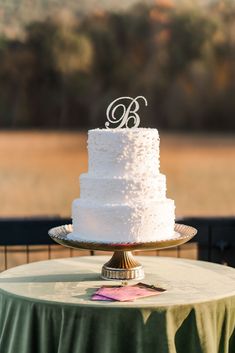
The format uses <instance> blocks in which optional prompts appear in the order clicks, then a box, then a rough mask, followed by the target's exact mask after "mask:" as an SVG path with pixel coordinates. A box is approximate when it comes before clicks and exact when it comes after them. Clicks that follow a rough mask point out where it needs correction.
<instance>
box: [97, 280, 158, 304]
mask: <svg viewBox="0 0 235 353" xmlns="http://www.w3.org/2000/svg"><path fill="white" fill-rule="evenodd" d="M164 291H165V289H163V288H158V287H155V286H150V285H148V284H145V283H137V284H134V285H130V286H103V287H101V288H99V289H98V290H97V291H96V292H95V293H94V294H93V295H92V298H91V299H92V300H101V301H110V300H115V301H121V302H124V301H132V300H134V299H137V298H144V297H150V296H154V295H158V294H160V293H162V292H164Z"/></svg>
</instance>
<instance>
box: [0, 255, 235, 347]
mask: <svg viewBox="0 0 235 353" xmlns="http://www.w3.org/2000/svg"><path fill="white" fill-rule="evenodd" d="M107 260H108V258H107V257H104V256H90V257H79V258H69V259H56V260H49V261H41V262H35V263H31V264H28V265H23V266H18V267H15V268H12V269H10V270H7V271H5V272H3V273H1V274H0V352H1V353H90V352H92V353H93V352H94V353H111V352H112V353H145V352H146V353H152V352H154V353H158V352H159V353H234V352H235V269H233V268H230V267H226V266H221V265H217V264H212V263H207V262H202V261H194V260H186V259H175V258H163V257H162V258H161V257H151V256H148V257H139V260H140V262H141V263H142V264H143V265H144V268H145V274H146V277H145V279H144V280H142V282H145V283H148V284H154V285H157V286H160V287H163V288H166V289H167V291H166V292H164V293H162V294H160V295H158V296H154V297H149V298H142V299H138V300H135V301H133V302H125V303H119V302H94V301H91V300H90V297H91V294H92V293H93V292H94V291H95V289H96V288H98V287H100V286H101V285H107V284H115V285H117V284H119V282H117V281H108V282H107V281H104V280H102V279H100V270H101V267H102V265H103V264H104V262H105V261H107ZM130 283H136V282H134V281H131V282H130Z"/></svg>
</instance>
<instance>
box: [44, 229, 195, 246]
mask: <svg viewBox="0 0 235 353" xmlns="http://www.w3.org/2000/svg"><path fill="white" fill-rule="evenodd" d="M71 232H72V225H71V224H65V225H62V226H58V227H54V228H51V229H50V230H49V231H48V234H49V236H50V237H51V238H52V239H53V240H54V241H55V242H57V243H59V244H61V245H63V246H67V247H71V248H75V249H84V250H85V249H86V250H102V251H134V250H154V249H164V248H170V247H175V246H179V245H182V244H184V243H186V242H187V241H189V240H190V239H192V238H193V237H194V236H195V235H196V234H197V230H196V229H195V228H193V227H191V226H188V225H184V224H179V223H176V224H175V232H176V233H178V234H179V236H177V237H175V238H172V239H166V240H159V241H153V242H145V243H144V242H143V243H105V242H92V241H84V240H72V239H69V238H68V234H70V233H71Z"/></svg>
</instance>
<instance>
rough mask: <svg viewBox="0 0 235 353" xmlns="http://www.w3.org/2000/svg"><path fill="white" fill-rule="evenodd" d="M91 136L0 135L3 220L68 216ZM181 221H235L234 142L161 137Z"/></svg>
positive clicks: (163, 159) (203, 137)
mask: <svg viewBox="0 0 235 353" xmlns="http://www.w3.org/2000/svg"><path fill="white" fill-rule="evenodd" d="M86 138H87V136H86V134H85V133H84V134H83V133H67V132H64V133H58V132H46V133H45V132H0V195H1V203H0V216H1V217H4V216H30V215H45V216H48V215H60V216H69V215H70V210H71V202H72V200H73V199H74V198H76V197H78V196H79V178H78V177H79V175H80V173H82V172H85V171H86V170H87V151H86ZM161 172H162V173H164V174H166V176H167V188H168V191H167V194H168V196H169V197H171V198H173V199H174V200H175V203H176V214H177V216H186V215H187V216H191V215H202V216H208V215H210V216H218V215H223V216H230V215H235V136H232V135H230V136H228V137H225V136H219V135H217V136H207V135H183V134H168V133H167V134H166V133H161Z"/></svg>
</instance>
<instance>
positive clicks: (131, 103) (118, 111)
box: [105, 96, 148, 129]
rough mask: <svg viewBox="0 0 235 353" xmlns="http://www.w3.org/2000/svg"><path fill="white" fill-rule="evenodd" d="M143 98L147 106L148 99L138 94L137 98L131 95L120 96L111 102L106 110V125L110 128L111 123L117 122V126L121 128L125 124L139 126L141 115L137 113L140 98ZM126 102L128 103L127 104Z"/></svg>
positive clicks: (126, 125)
mask: <svg viewBox="0 0 235 353" xmlns="http://www.w3.org/2000/svg"><path fill="white" fill-rule="evenodd" d="M140 99H142V100H143V101H144V103H145V106H147V105H148V102H147V99H146V98H145V97H143V96H138V97H135V98H131V97H119V98H117V99H115V100H114V101H112V103H110V104H109V106H108V108H107V110H106V116H107V119H108V121H106V123H105V127H106V128H107V129H108V128H109V125H110V124H115V125H116V126H114V127H116V128H121V127H123V126H125V127H127V128H130V127H138V126H139V124H140V117H139V114H138V113H137V112H138V110H139V108H140V105H139V102H138V100H140ZM125 103H126V104H125ZM130 120H132V123H133V124H132V126H129V122H130Z"/></svg>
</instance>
